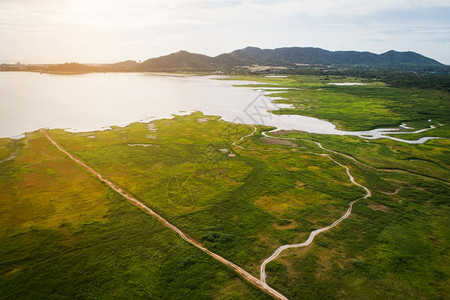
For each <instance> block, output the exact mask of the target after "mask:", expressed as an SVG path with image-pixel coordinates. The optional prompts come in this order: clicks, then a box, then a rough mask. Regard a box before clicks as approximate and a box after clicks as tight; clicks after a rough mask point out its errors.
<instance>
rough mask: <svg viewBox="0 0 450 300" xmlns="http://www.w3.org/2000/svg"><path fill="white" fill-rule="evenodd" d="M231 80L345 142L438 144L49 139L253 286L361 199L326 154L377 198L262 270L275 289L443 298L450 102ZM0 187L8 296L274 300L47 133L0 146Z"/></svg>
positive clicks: (174, 128)
mask: <svg viewBox="0 0 450 300" xmlns="http://www.w3.org/2000/svg"><path fill="white" fill-rule="evenodd" d="M234 79H239V80H243V79H244V80H252V81H259V82H264V83H265V85H264V86H265V87H272V88H273V87H283V88H286V87H290V88H295V90H294V89H292V90H287V91H286V90H284V93H280V94H271V96H274V97H277V96H278V97H283V99H279V100H276V101H278V102H280V103H285V104H292V105H293V106H294V107H293V108H284V109H282V110H280V111H277V112H275V113H279V114H300V115H307V116H312V117H317V118H321V119H325V120H328V121H332V122H333V123H334V124H336V125H337V126H338V127H339V128H341V129H346V130H368V129H372V128H375V127H393V126H398V125H400V124H401V123H406V124H407V125H408V126H411V127H415V128H418V129H419V128H422V127H425V126H429V125H430V124H431V125H435V126H436V128H435V129H432V130H429V131H426V132H422V133H418V134H415V135H414V137H422V136H439V137H441V139H435V140H430V141H428V142H427V143H425V144H419V145H410V144H406V143H402V142H397V141H392V140H388V139H379V140H367V139H364V138H363V137H354V136H331V135H318V134H310V133H307V132H299V131H280V132H270V133H268V134H269V135H270V136H273V138H268V137H265V136H263V134H262V133H263V132H264V131H269V130H272V129H273V128H270V127H266V126H258V127H257V131H256V133H255V134H253V135H251V136H249V137H247V138H245V139H242V140H240V141H239V142H238V143H235V142H236V141H238V140H239V139H240V138H241V137H243V136H246V135H249V134H250V133H252V132H253V130H254V128H253V127H252V126H248V125H244V124H233V123H228V122H224V121H222V120H221V119H220V118H219V117H216V116H208V115H203V114H202V113H201V112H196V113H193V114H190V115H187V116H176V117H174V118H173V119H162V120H155V121H153V122H151V123H133V124H131V125H128V126H126V127H112V128H111V129H109V130H105V131H95V132H85V133H70V132H66V131H64V130H49V133H50V135H51V136H52V137H53V138H54V139H55V140H56V141H57V142H58V143H59V144H60V145H62V146H63V147H64V148H65V149H66V150H67V151H69V152H70V153H72V154H73V155H75V156H76V157H78V158H79V159H81V160H82V161H84V162H85V163H87V164H88V165H89V166H91V167H92V168H94V169H95V170H96V171H97V172H99V173H100V174H102V175H104V176H105V177H106V178H108V179H110V180H111V181H113V182H115V183H116V184H118V185H119V186H121V187H122V188H124V189H125V190H127V191H128V192H129V193H130V194H132V195H133V196H135V197H136V198H138V199H139V200H141V201H142V202H143V203H145V204H146V205H147V206H149V207H150V208H152V209H153V210H155V211H156V212H157V213H159V214H160V215H161V216H163V217H164V218H165V219H167V220H168V221H170V222H171V223H172V224H174V225H175V226H177V227H178V228H180V229H182V230H183V231H184V232H186V233H187V234H188V235H190V236H192V237H193V238H195V239H196V240H198V241H200V242H201V243H202V244H203V245H204V246H205V247H207V248H208V249H210V250H211V251H214V252H216V253H218V254H220V255H221V256H223V257H225V258H226V259H228V260H230V261H232V262H234V263H236V264H237V265H239V266H241V267H242V268H244V269H245V270H247V271H248V272H250V273H252V274H253V275H254V276H255V277H259V267H260V265H261V263H262V261H264V259H266V258H267V257H268V256H270V255H271V253H273V251H274V250H275V249H276V248H278V247H279V246H280V245H284V244H291V243H301V242H303V241H305V240H306V239H307V237H308V235H309V233H310V232H311V231H312V230H314V229H317V228H320V227H324V226H327V225H329V224H331V223H333V222H334V221H335V220H336V219H338V218H339V217H340V216H341V215H342V214H343V213H344V212H345V211H346V209H347V206H348V203H349V202H350V201H352V200H354V199H356V198H359V197H361V196H363V195H364V194H365V192H364V190H363V189H361V188H360V187H357V186H355V185H353V184H352V183H351V182H350V181H349V179H348V176H347V174H346V172H345V170H344V169H343V168H342V167H341V166H339V165H337V164H336V163H334V162H333V161H332V160H330V159H327V158H326V157H324V156H322V155H320V154H328V155H330V157H332V158H333V159H335V160H336V161H338V162H340V163H342V164H344V165H346V166H348V167H349V168H350V170H351V173H352V174H353V176H354V177H355V179H356V180H357V181H358V182H360V183H361V184H363V185H364V186H367V187H368V188H369V189H370V190H371V191H372V194H373V195H372V197H371V198H368V199H361V200H359V201H358V202H356V203H355V205H354V206H353V212H352V215H350V217H349V218H348V219H346V220H344V221H343V222H342V223H341V224H339V225H338V226H337V227H335V228H333V229H332V230H331V231H328V232H326V233H322V234H321V235H319V236H317V237H316V239H315V240H314V243H313V244H312V245H310V246H309V247H308V248H305V249H292V250H288V251H286V252H283V253H282V255H281V256H280V257H279V258H277V259H276V260H274V261H273V262H271V263H269V264H268V265H267V268H266V271H267V274H268V277H267V282H268V284H269V285H270V286H272V287H273V288H275V289H276V290H278V291H279V292H281V293H282V294H284V295H285V296H287V297H288V298H290V299H317V298H321V299H335V298H336V299H362V298H363V299H364V298H369V299H379V298H398V299H412V298H414V299H443V298H445V297H447V295H448V294H450V290H449V285H448V281H449V276H450V270H449V267H448V261H449V242H450V236H449V234H450V232H449V229H448V224H449V223H450V217H449V216H450V209H449V195H450V193H449V192H450V191H449V182H448V181H449V180H448V178H450V176H449V174H450V172H449V164H450V161H449V157H450V155H449V154H450V153H449V152H450V149H449V144H450V141H449V139H448V138H449V127H448V126H449V125H448V124H449V121H450V120H449V117H448V116H450V111H449V100H450V99H449V94H448V93H447V92H445V91H437V90H421V89H398V88H393V87H389V86H386V85H385V84H384V83H381V82H377V81H374V80H367V79H365V80H363V79H360V78H348V77H347V78H344V77H342V76H337V77H333V76H327V77H325V76H289V77H287V78H280V77H278V78H274V77H271V78H268V77H262V76H244V77H236V78H234ZM329 82H364V83H365V84H366V85H355V86H332V85H329V84H327V83H329ZM253 86H255V85H253ZM260 87H263V86H262V85H261V86H260ZM272 91H273V90H272ZM430 119H431V121H429V120H430ZM396 136H397V135H396ZM408 137H409V136H408V135H407V134H405V136H404V137H402V138H408ZM284 138H290V139H289V140H286V139H284ZM314 141H316V142H320V143H321V144H322V145H323V146H324V147H326V148H327V149H330V150H333V151H336V152H329V151H326V150H324V149H321V148H319V147H318V145H317V144H316V143H314ZM236 145H239V146H240V147H238V146H236ZM12 154H13V155H12ZM0 178H1V180H0V195H1V198H0V201H1V202H0V215H1V216H2V217H1V218H0V224H1V226H0V245H1V247H0V298H5V299H11V298H15V299H18V298H49V297H51V298H111V297H113V298H120V297H127V298H157V299H180V298H185V299H187V298H191V299H203V298H204V299H212V298H213V299H264V298H269V296H267V295H265V294H264V293H263V292H261V291H260V290H258V289H257V288H255V287H254V286H252V285H250V284H249V283H247V282H246V281H244V280H243V279H241V278H240V277H238V275H236V274H235V273H234V272H233V271H231V270H229V269H227V268H226V267H225V266H224V265H222V264H220V263H219V262H217V261H215V260H213V259H212V258H210V257H209V256H206V255H204V253H202V252H201V251H199V250H197V249H195V248H194V247H192V246H191V245H189V244H187V243H186V242H184V241H183V240H181V239H180V238H179V237H178V236H177V235H176V234H174V233H172V232H171V231H170V230H168V229H167V228H165V227H164V226H162V225H161V224H160V223H158V221H157V220H155V219H153V218H151V217H149V216H148V215H146V214H144V213H143V212H141V211H140V210H139V209H138V208H136V207H134V206H132V205H130V204H129V202H127V201H126V200H125V199H124V198H123V197H121V196H120V195H118V194H116V193H114V192H113V191H112V190H110V189H109V188H108V187H107V186H106V185H104V184H102V183H101V182H99V181H98V180H97V179H96V178H95V177H93V176H91V175H90V174H89V173H86V172H85V171H84V170H83V169H82V168H80V167H79V166H77V165H76V164H74V163H73V162H72V161H70V159H68V158H67V157H65V156H64V155H63V154H62V153H60V152H59V151H58V150H57V149H56V148H55V147H54V146H53V145H51V144H50V143H49V142H48V140H47V139H45V137H44V136H43V135H42V134H41V133H40V132H38V131H36V132H33V133H27V134H26V137H25V138H23V139H21V140H10V139H0Z"/></svg>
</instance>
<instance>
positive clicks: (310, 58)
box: [28, 47, 449, 73]
mask: <svg viewBox="0 0 450 300" xmlns="http://www.w3.org/2000/svg"><path fill="white" fill-rule="evenodd" d="M254 66H264V67H262V68H261V67H258V68H252V67H254ZM340 67H350V68H358V69H359V68H377V69H383V68H390V69H401V70H405V69H406V70H413V69H422V70H437V69H442V68H445V69H446V70H447V69H448V68H449V66H446V65H443V64H441V63H440V62H438V61H436V60H434V59H431V58H429V57H425V56H423V55H421V54H418V53H416V52H411V51H408V52H398V51H394V50H390V51H388V52H385V53H382V54H375V53H371V52H358V51H328V50H324V49H321V48H312V47H290V48H276V49H260V48H256V47H247V48H244V49H239V50H235V51H233V52H230V53H224V54H220V55H218V56H215V57H211V56H207V55H203V54H196V53H190V52H187V51H184V50H183V51H179V52H176V53H172V54H169V55H165V56H160V57H156V58H150V59H147V60H146V61H144V62H142V63H138V62H136V61H133V60H127V61H123V62H118V63H113V64H102V65H100V64H97V65H83V64H78V63H65V64H60V65H47V66H45V67H44V68H43V67H42V65H41V67H39V66H31V65H30V66H29V67H28V70H33V71H43V72H55V73H84V72H215V71H216V72H220V71H224V72H229V71H236V70H237V71H242V70H247V71H249V70H251V71H256V70H274V69H278V70H281V69H290V70H295V69H300V68H325V69H327V68H340Z"/></svg>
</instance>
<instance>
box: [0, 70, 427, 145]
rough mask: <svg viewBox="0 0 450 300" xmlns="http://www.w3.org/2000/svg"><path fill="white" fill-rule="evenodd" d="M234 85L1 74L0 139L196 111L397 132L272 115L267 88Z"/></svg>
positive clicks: (309, 126) (316, 128) (325, 129)
mask: <svg viewBox="0 0 450 300" xmlns="http://www.w3.org/2000/svg"><path fill="white" fill-rule="evenodd" d="M241 83H244V82H236V81H227V80H214V79H212V78H210V77H204V76H176V75H155V74H146V73H106V74H103V73H98V74H83V75H64V76H63V75H51V74H38V73H27V72H0V137H12V136H16V135H20V134H21V133H24V132H29V131H34V130H36V129H39V128H42V127H46V128H65V129H70V130H74V131H91V130H98V129H103V128H107V127H109V126H112V125H119V126H125V125H127V124H129V123H132V122H136V121H140V120H144V121H145V120H151V119H157V118H165V117H170V116H171V115H172V114H177V113H189V112H192V111H196V110H198V111H202V112H203V113H205V114H211V115H219V116H221V117H222V118H223V119H224V120H226V121H233V122H239V123H245V124H264V125H271V126H275V127H277V128H279V129H297V130H303V131H308V132H313V133H321V134H339V135H357V136H363V135H364V137H365V138H380V137H384V134H387V133H389V131H395V130H396V129H392V130H386V129H382V130H372V131H368V132H347V131H340V130H336V129H335V126H334V125H333V124H331V123H330V122H327V121H323V120H319V119H315V118H310V117H303V116H294V115H292V116H286V115H283V116H277V115H273V114H271V113H268V112H267V110H274V109H277V106H276V105H275V104H273V103H272V102H271V101H270V98H268V94H270V91H267V92H262V91H261V90H257V89H251V88H246V87H234V86H233V85H236V84H241ZM245 83H246V84H248V82H245ZM401 141H403V140H401ZM423 141H424V140H421V141H408V142H413V143H414V142H415V143H420V142H423ZM405 142H406V141H405Z"/></svg>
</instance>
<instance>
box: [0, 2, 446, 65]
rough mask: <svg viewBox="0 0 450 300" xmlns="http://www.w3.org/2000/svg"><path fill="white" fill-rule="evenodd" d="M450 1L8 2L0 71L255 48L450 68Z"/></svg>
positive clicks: (2, 14) (1, 23) (0, 22)
mask: <svg viewBox="0 0 450 300" xmlns="http://www.w3.org/2000/svg"><path fill="white" fill-rule="evenodd" d="M448 15H450V0H427V1H425V0H415V1H405V0H380V1H377V2H371V1H365V0H354V1H349V0H335V1H331V0H314V1H313V0H297V1H291V0H268V1H261V0H248V1H236V0H226V1H214V0H213V1H211V0H168V1H159V0H158V1H144V0H137V1H134V2H133V3H129V2H128V1H126V0H111V1H106V0H98V1H95V2H94V1H87V0H78V1H75V0H63V1H61V0H48V1H45V2H42V1H39V0H22V1H16V0H2V1H1V3H0V33H1V36H2V41H1V42H0V45H1V46H2V47H0V62H1V63H16V62H21V63H24V64H28V63H64V62H80V63H114V62H119V61H124V60H128V59H131V60H136V61H143V60H146V59H149V58H153V57H158V56H162V55H167V54H170V53H173V52H177V51H180V50H186V51H189V52H192V53H200V54H205V55H209V56H217V55H219V54H221V53H228V52H231V51H233V50H236V49H241V48H245V47H247V46H255V47H259V48H268V49H273V48H280V47H293V46H296V47H318V48H323V49H326V50H330V51H337V50H343V51H348V50H355V51H369V52H373V53H377V54H380V53H384V52H386V51H389V50H396V51H414V52H417V53H420V54H422V55H424V56H427V57H430V58H433V59H435V60H437V61H439V62H441V63H443V64H447V65H449V64H450V55H449V53H450V21H449V18H448Z"/></svg>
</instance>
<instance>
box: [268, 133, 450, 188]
mask: <svg viewBox="0 0 450 300" xmlns="http://www.w3.org/2000/svg"><path fill="white" fill-rule="evenodd" d="M275 130H276V129H275ZM268 132H270V131H268ZM268 132H262V135H263V136H265V137H268V138H276V139H283V140H303V141H308V142H313V143H315V144H316V145H317V146H318V147H319V148H320V149H322V150H325V151H328V152H330V153H334V154H338V155H341V156H343V157H346V158H348V159H351V160H353V161H354V162H356V163H358V164H360V165H363V166H365V167H367V168H370V169H372V170H376V171H383V172H396V173H403V174H409V175H413V176H418V177H422V178H425V179H431V180H435V181H439V182H441V183H443V184H446V185H450V182H448V181H445V180H442V179H440V178H436V177H432V176H428V175H424V174H420V173H416V172H412V171H407V170H403V169H387V168H376V167H374V166H371V165H369V164H367V163H365V162H362V161H359V160H357V159H356V158H354V157H353V156H351V155H348V154H345V153H342V152H337V151H334V150H331V149H328V148H325V147H324V146H322V144H321V143H319V142H317V141H314V140H310V139H304V138H298V139H297V138H288V137H279V136H277V137H273V136H271V135H268V134H267V133H268Z"/></svg>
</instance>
